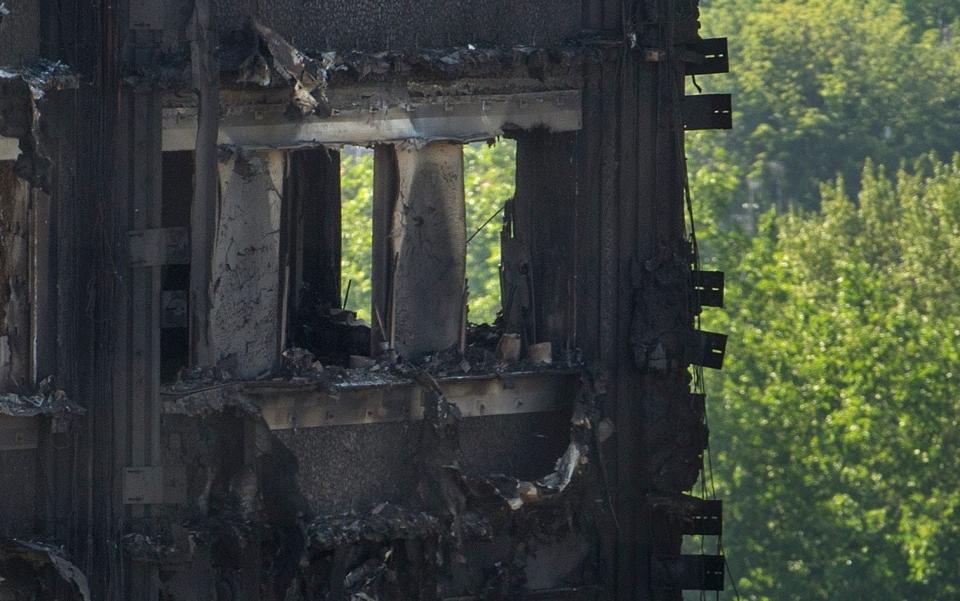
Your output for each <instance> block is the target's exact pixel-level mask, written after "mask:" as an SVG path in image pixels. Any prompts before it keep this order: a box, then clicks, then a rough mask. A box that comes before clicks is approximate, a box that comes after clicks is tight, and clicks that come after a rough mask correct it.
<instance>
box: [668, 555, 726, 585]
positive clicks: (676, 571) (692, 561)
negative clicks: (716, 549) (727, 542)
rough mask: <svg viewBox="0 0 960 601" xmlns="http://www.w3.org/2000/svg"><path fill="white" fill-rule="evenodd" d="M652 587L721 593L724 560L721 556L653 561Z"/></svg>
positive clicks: (682, 556) (691, 556)
mask: <svg viewBox="0 0 960 601" xmlns="http://www.w3.org/2000/svg"><path fill="white" fill-rule="evenodd" d="M652 576H653V581H654V585H655V586H657V587H663V588H678V589H681V590H685V591H722V590H723V583H724V560H723V556H722V555H681V556H680V557H676V558H669V559H655V560H654V562H653V574H652Z"/></svg>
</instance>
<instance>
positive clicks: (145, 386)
mask: <svg viewBox="0 0 960 601" xmlns="http://www.w3.org/2000/svg"><path fill="white" fill-rule="evenodd" d="M698 18H699V13H698V7H697V0H647V1H643V2H641V1H639V0H487V1H483V2H470V1H464V0H448V1H446V2H439V1H436V0H421V1H411V0H360V1H355V2H345V1H341V0H297V1H293V0H278V1H275V2H253V1H252V0H235V1H234V0H167V1H165V2H159V1H157V0H97V1H93V0H57V1H53V0H2V2H0V19H2V20H0V600H3V601H21V600H36V599H58V600H59V599H63V600H67V599H70V600H74V599H88V600H95V601H159V600H164V601H201V600H203V601H209V600H216V601H240V600H244V601H248V600H263V601H296V600H304V601H306V600H340V599H349V600H352V601H371V600H377V601H395V600H396V601H402V600H421V599H422V600H428V601H429V600H435V601H441V600H445V601H455V600H456V601H466V600H473V599H478V600H479V599H489V600H495V599H543V600H573V599H576V600H581V599H582V600H587V599H589V600H620V601H627V600H648V599H649V600H654V599H680V598H681V597H682V591H683V590H697V589H699V590H717V589H720V588H722V586H723V577H724V575H723V559H722V557H720V556H719V555H718V554H700V553H699V551H690V550H689V549H687V548H685V547H684V546H683V540H684V537H685V536H699V535H703V536H718V535H720V533H721V512H720V508H719V501H716V500H711V499H701V498H697V497H695V496H692V495H691V494H690V493H689V491H690V490H691V489H692V488H693V487H694V484H695V483H696V481H697V479H698V476H699V475H700V473H701V471H702V467H703V457H704V453H705V448H706V442H707V431H706V427H705V420H704V396H703V395H702V394H700V392H701V391H700V390H699V389H698V371H699V369H700V367H704V366H705V367H719V365H720V363H721V362H722V358H723V347H724V337H723V336H722V335H719V334H712V333H709V332H702V331H700V330H699V329H698V327H697V325H696V324H697V316H698V315H699V314H700V312H701V309H702V307H704V306H716V305H718V304H720V303H721V302H722V288H723V282H722V274H719V273H710V272H704V271H701V270H699V268H698V263H697V256H696V244H695V239H694V237H693V236H692V235H691V224H690V222H689V219H688V217H687V207H688V201H689V198H688V193H687V191H686V185H685V182H686V173H685V161H684V132H685V131H686V130H690V129H709V128H725V127H729V126H730V102H729V97H727V96H724V95H702V94H694V95H685V84H686V81H687V79H688V78H687V76H689V75H695V74H699V75H706V74H710V73H719V72H723V71H725V70H726V67H727V57H726V44H725V41H724V40H722V39H703V38H702V37H701V36H700V35H699V34H698V30H699V22H698ZM497 139H500V140H510V141H511V142H509V143H511V144H515V145H516V165H515V171H516V187H515V194H514V195H513V197H512V198H509V199H506V198H505V199H503V200H504V206H503V210H502V212H501V213H500V215H498V216H496V218H495V219H494V220H493V221H492V223H491V224H489V225H488V226H487V227H490V228H497V229H500V230H501V242H502V245H501V256H502V258H501V262H500V268H499V274H498V277H499V280H500V291H501V294H500V301H501V303H500V311H499V313H498V316H497V319H496V321H495V322H493V323H489V324H473V323H471V320H470V319H468V313H467V308H468V305H469V302H470V301H469V296H470V295H469V291H468V284H467V283H466V281H465V280H466V262H467V258H466V257H467V252H466V248H467V239H468V237H469V236H468V234H472V232H468V231H467V227H466V216H465V215H466V209H465V207H466V206H467V203H468V202H469V201H468V199H467V198H465V191H464V185H465V184H464V159H463V152H464V145H465V144H468V143H472V142H477V141H492V140H497ZM346 147H362V148H366V149H369V150H366V151H365V152H369V153H372V155H373V172H372V174H371V176H370V178H371V182H370V186H371V189H372V198H371V200H370V203H371V205H370V213H371V215H372V219H371V223H370V226H369V227H370V228H371V229H372V236H371V238H372V244H371V248H370V249H369V251H370V253H371V257H372V261H371V264H372V268H371V275H370V278H371V287H372V293H371V297H372V301H371V303H370V304H371V306H370V307H369V311H368V315H367V317H366V319H365V320H360V319H358V318H357V316H356V314H354V313H352V312H351V311H349V310H347V309H346V308H345V307H344V306H343V305H344V302H343V299H344V296H345V295H346V290H342V289H341V288H345V286H343V285H342V278H341V263H342V253H343V234H342V231H343V227H342V226H343V223H342V221H341V165H340V161H341V156H342V153H343V152H345V150H344V149H345V148H346ZM696 546H697V548H698V549H699V545H696Z"/></svg>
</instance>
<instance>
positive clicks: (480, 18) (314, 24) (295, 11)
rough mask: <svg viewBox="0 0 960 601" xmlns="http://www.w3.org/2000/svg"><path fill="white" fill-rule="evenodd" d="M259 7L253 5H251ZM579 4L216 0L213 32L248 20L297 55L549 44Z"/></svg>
mask: <svg viewBox="0 0 960 601" xmlns="http://www.w3.org/2000/svg"><path fill="white" fill-rule="evenodd" d="M258 4H259V8H258V6H257V5H258ZM580 4H581V3H580V2H579V0H486V1H484V2H476V1H475V0H279V1H277V2H269V3H254V2H252V1H250V0H245V1H242V2H238V1H236V0H217V11H218V24H219V27H220V29H221V31H229V30H232V29H240V28H241V27H242V26H243V25H244V23H245V22H246V19H247V18H248V17H250V16H255V17H257V18H258V19H259V20H260V21H262V22H263V23H265V24H266V25H267V26H269V27H271V28H273V29H274V30H276V31H277V33H279V34H280V35H282V36H284V37H285V38H286V39H287V40H288V41H289V42H290V43H291V44H293V45H294V46H296V47H298V48H301V49H305V50H329V49H339V50H346V49H357V50H388V49H389V50H412V49H416V48H436V47H444V46H453V45H466V44H478V45H479V44H493V45H497V46H513V45H515V44H529V45H536V44H540V45H543V44H550V43H555V42H559V41H562V40H564V39H565V38H568V37H571V36H574V35H576V33H577V32H578V31H579V29H580Z"/></svg>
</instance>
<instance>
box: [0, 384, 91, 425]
mask: <svg viewBox="0 0 960 601" xmlns="http://www.w3.org/2000/svg"><path fill="white" fill-rule="evenodd" d="M85 412H86V409H84V408H83V407H81V406H80V405H78V404H76V403H75V402H73V401H72V400H70V398H69V397H68V396H67V393H66V392H64V391H63V390H61V389H59V388H56V387H55V386H54V385H53V380H52V378H47V379H46V380H44V381H43V382H41V383H40V385H39V386H38V388H37V391H36V392H34V393H32V394H16V393H12V392H11V393H5V394H0V414H2V415H9V416H11V417H35V416H37V415H57V416H68V415H83V414H84V413H85Z"/></svg>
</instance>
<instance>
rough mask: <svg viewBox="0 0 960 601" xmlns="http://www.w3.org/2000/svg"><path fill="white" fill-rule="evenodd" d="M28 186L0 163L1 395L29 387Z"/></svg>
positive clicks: (10, 167) (9, 166)
mask: <svg viewBox="0 0 960 601" xmlns="http://www.w3.org/2000/svg"><path fill="white" fill-rule="evenodd" d="M29 196H30V191H29V186H28V184H27V182H25V181H24V180H22V179H19V178H18V177H17V176H16V175H15V174H14V172H13V161H3V162H0V392H11V391H16V390H17V389H18V388H20V387H21V386H22V387H25V388H26V387H29V385H30V384H31V381H30V380H31V378H30V356H31V352H30V351H31V345H30V289H29V278H30V269H29V263H30V256H29V242H30V241H29V239H28V234H29V232H30V223H29V207H30V202H29Z"/></svg>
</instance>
